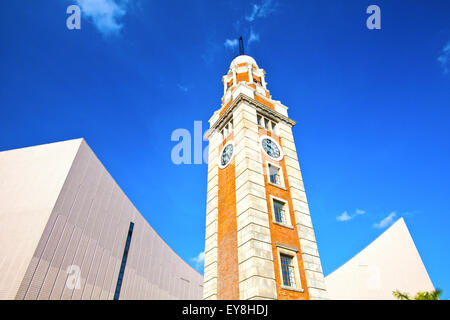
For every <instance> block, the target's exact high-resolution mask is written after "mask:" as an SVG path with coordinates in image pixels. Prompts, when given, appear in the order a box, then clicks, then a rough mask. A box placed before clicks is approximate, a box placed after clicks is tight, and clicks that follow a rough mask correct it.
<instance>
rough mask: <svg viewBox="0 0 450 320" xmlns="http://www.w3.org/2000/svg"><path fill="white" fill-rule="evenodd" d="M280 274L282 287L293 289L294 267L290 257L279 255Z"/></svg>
mask: <svg viewBox="0 0 450 320" xmlns="http://www.w3.org/2000/svg"><path fill="white" fill-rule="evenodd" d="M280 262H281V273H282V276H283V285H285V286H287V287H295V275H294V265H293V263H292V257H291V256H288V255H285V254H280Z"/></svg>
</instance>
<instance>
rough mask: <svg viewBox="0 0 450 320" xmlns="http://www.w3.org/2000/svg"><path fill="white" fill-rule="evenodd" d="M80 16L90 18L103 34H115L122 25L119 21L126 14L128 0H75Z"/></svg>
mask: <svg viewBox="0 0 450 320" xmlns="http://www.w3.org/2000/svg"><path fill="white" fill-rule="evenodd" d="M75 1H76V2H77V4H78V5H79V6H80V8H81V16H82V17H87V18H88V19H90V20H92V22H93V23H94V25H95V26H96V27H97V29H98V30H99V31H100V32H101V33H103V34H104V35H110V34H117V33H118V32H120V30H121V29H122V27H123V24H121V23H120V22H119V21H120V19H121V18H122V17H123V16H124V15H125V14H126V9H127V4H128V2H129V0H75Z"/></svg>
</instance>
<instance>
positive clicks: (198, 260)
mask: <svg viewBox="0 0 450 320" xmlns="http://www.w3.org/2000/svg"><path fill="white" fill-rule="evenodd" d="M191 261H193V262H194V263H195V269H197V270H199V271H200V270H201V268H203V266H204V264H205V252H204V251H202V252H200V253H199V254H198V255H197V256H196V257H194V258H191Z"/></svg>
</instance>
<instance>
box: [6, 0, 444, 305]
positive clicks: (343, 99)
mask: <svg viewBox="0 0 450 320" xmlns="http://www.w3.org/2000/svg"><path fill="white" fill-rule="evenodd" d="M71 4H79V5H80V6H81V7H82V9H83V12H82V21H81V30H68V29H67V28H66V19H67V17H68V16H69V15H67V14H66V8H67V6H69V5H71ZM371 4H377V5H378V6H379V7H380V8H381V30H368V29H367V28H366V19H367V17H368V16H369V15H368V14H366V8H367V7H368V6H369V5H371ZM449 18H450V3H449V2H448V1H424V0H423V1H409V2H408V3H407V4H405V3H404V2H400V1H373V2H368V1H348V0H347V1H336V0H335V1H325V0H314V1H313V0H309V1H306V0H302V1H281V0H280V1H275V0H272V1H268V0H255V1H249V2H246V1H242V0H239V1H238V0H228V1H196V0H194V1H188V2H186V1H143V0H125V1H119V0H98V1H97V2H96V3H94V5H93V3H92V2H91V1H87V0H67V1H66V0H22V1H2V2H1V3H0V39H1V47H0V150H8V149H13V148H19V147H25V146H31V145H37V144H43V143H49V142H55V141H61V140H66V139H72V138H79V137H84V138H85V139H86V141H87V142H88V144H89V145H90V146H91V148H92V149H93V150H94V152H95V153H96V154H97V156H98V157H99V159H100V160H101V161H102V162H103V164H104V165H105V167H106V168H107V170H108V171H109V172H110V173H111V175H112V176H113V177H114V178H115V180H116V181H117V182H118V184H119V185H120V186H121V188H122V189H123V190H124V192H125V193H126V194H127V195H128V197H129V198H130V199H131V201H132V202H133V203H134V204H135V206H136V207H137V208H138V210H139V211H140V212H141V213H142V214H143V215H144V216H145V217H146V218H147V220H148V221H149V222H150V224H151V225H152V226H153V227H154V228H155V229H156V231H157V232H158V233H159V234H160V235H161V236H162V237H163V238H164V240H165V241H166V242H167V243H168V244H169V245H170V246H171V247H172V248H173V249H174V250H175V251H176V252H177V253H178V254H179V255H180V256H181V257H182V258H184V259H185V260H186V261H188V262H190V263H191V264H192V265H193V266H195V265H196V261H195V260H194V259H193V258H194V257H196V256H197V255H198V254H199V253H200V252H201V251H202V250H203V248H204V227H205V208H206V203H205V202H206V174H207V166H206V164H203V165H178V166H177V165H175V164H173V163H172V161H171V150H172V148H173V147H174V145H175V144H176V143H175V142H172V141H171V139H170V137H171V134H172V132H173V131H174V130H175V129H177V128H185V129H188V130H190V131H191V132H193V127H194V121H195V120H198V121H203V129H204V130H206V129H207V120H208V119H209V117H210V116H211V115H212V113H213V112H214V110H216V109H217V108H219V104H220V98H221V95H222V93H223V86H222V84H221V81H220V78H221V76H222V75H224V74H225V73H226V72H227V69H228V66H229V63H230V62H231V60H232V59H233V57H234V56H235V55H236V53H237V49H236V39H237V38H238V37H239V36H240V35H242V36H244V38H245V39H246V53H248V54H249V55H251V56H253V57H254V58H255V59H256V61H257V62H258V64H259V65H260V66H261V67H262V68H264V69H265V70H266V71H267V81H268V87H269V89H270V91H271V94H272V95H273V97H274V99H276V100H281V102H282V103H284V104H285V105H287V106H288V107H289V108H290V109H289V115H290V117H291V118H293V119H294V120H296V121H297V126H296V127H295V128H294V129H293V131H294V136H295V139H296V145H297V150H298V152H299V157H300V165H301V168H302V173H303V178H304V183H305V187H306V191H307V196H308V200H309V203H310V210H311V215H312V220H313V223H314V226H315V232H316V237H317V241H318V245H319V252H320V254H321V258H322V264H323V269H324V273H325V275H327V274H329V273H330V272H332V271H333V270H334V269H336V268H337V267H339V266H340V265H342V264H343V263H344V262H346V261H347V260H348V259H350V258H351V257H352V256H353V255H354V254H356V253H357V252H359V251H360V250H361V249H363V248H364V247H365V246H367V245H368V244H369V243H370V242H371V241H373V240H374V239H375V238H376V237H378V236H379V235H380V234H381V233H382V232H383V231H384V230H385V229H386V228H387V227H388V226H389V225H390V223H392V222H394V221H395V220H396V219H398V218H399V217H404V218H405V221H406V224H407V226H408V228H409V230H410V232H411V234H412V237H413V239H414V241H415V244H416V246H417V248H418V250H419V252H420V254H421V257H422V260H423V261H424V264H425V266H426V268H427V270H428V272H429V274H430V277H431V279H432V281H433V284H434V285H435V286H437V287H440V288H442V289H444V298H448V297H450V279H449V277H448V270H449V269H450V257H449V254H448V251H449V244H450V236H449V233H448V230H449V222H450V215H449V213H450V201H449V198H450V197H449V195H450V169H449V163H450V143H449V141H450V129H449V120H450V19H449ZM206 145H207V143H206V142H205V143H204V144H203V147H206ZM186 230H187V231H186Z"/></svg>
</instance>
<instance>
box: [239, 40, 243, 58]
mask: <svg viewBox="0 0 450 320" xmlns="http://www.w3.org/2000/svg"><path fill="white" fill-rule="evenodd" d="M239 55H241V56H243V55H244V40H243V39H242V36H241V37H240V38H239Z"/></svg>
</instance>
